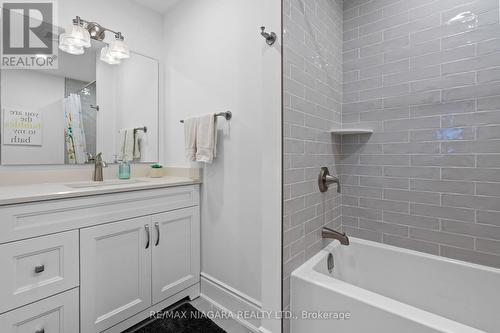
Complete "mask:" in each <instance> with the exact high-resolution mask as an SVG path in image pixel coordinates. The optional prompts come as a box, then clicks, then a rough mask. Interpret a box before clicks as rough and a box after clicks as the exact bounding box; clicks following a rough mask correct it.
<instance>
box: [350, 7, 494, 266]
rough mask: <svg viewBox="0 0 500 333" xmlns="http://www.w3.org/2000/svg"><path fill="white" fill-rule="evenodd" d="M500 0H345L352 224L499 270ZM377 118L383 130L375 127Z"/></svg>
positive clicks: (369, 233)
mask: <svg viewBox="0 0 500 333" xmlns="http://www.w3.org/2000/svg"><path fill="white" fill-rule="evenodd" d="M499 17H500V15H499V1H498V0H394V1H392V0H344V24H343V27H344V32H343V38H344V58H343V59H344V66H343V71H344V84H343V87H344V88H343V93H344V96H345V97H346V98H345V99H344V104H343V108H342V125H343V127H351V126H353V127H362V126H368V127H372V128H373V129H374V130H375V133H374V134H373V135H372V136H371V137H370V136H354V137H344V138H343V142H342V145H341V151H342V167H341V172H342V181H343V182H344V183H346V182H348V183H349V186H348V187H347V189H346V191H344V195H343V199H342V201H343V203H342V227H343V229H344V230H345V231H346V232H348V233H350V234H351V235H352V236H356V237H361V238H367V239H371V240H376V241H380V242H383V243H386V244H390V245H395V246H400V247H404V248H409V249H414V250H417V251H423V252H427V253H432V254H436V255H441V256H445V257H450V258H455V259H460V260H466V261H469V262H474V263H479V264H485V265H489V266H494V267H500V126H499V124H500V25H499ZM374 123H375V126H373V124H374Z"/></svg>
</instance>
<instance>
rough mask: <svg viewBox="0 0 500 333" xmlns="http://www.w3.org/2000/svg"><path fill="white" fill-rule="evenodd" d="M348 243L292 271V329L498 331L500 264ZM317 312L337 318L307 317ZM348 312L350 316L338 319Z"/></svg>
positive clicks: (305, 332)
mask: <svg viewBox="0 0 500 333" xmlns="http://www.w3.org/2000/svg"><path fill="white" fill-rule="evenodd" d="M350 240H351V245H349V246H341V245H340V243H338V241H334V242H332V243H331V244H330V245H328V246H327V247H326V248H325V249H324V250H322V251H321V252H320V253H318V254H317V255H316V256H314V257H313V258H311V259H310V260H309V261H307V262H306V263H305V264H304V265H302V266H301V267H299V268H298V269H296V270H295V271H294V272H293V273H292V277H291V311H292V313H293V315H294V316H296V317H297V319H292V321H291V331H292V333H323V332H324V333H332V332H338V333H364V332H384V333H428V332H429V333H430V332H432V333H435V332H446V333H466V332H467V333H477V332H489V333H498V332H500V270H499V269H494V268H489V267H485V266H480V265H474V264H469V263H465V262H461V261H456V260H450V259H446V258H441V257H438V256H433V255H428V254H423V253H420V252H415V251H409V250H405V249H401V248H397V247H393V246H388V245H383V244H379V243H374V242H370V241H365V240H360V239H354V238H351V239H350ZM329 253H333V255H334V262H335V267H334V270H333V274H329V272H328V269H327V257H328V254H329ZM302 311H306V312H308V313H303V312H302ZM314 313H320V314H322V315H323V317H324V316H325V313H326V315H328V316H331V317H333V318H334V319H316V320H314V319H304V318H306V316H304V317H303V316H302V314H304V315H307V316H309V317H311V316H315V314H314ZM345 313H349V314H350V319H343V320H342V319H337V318H336V316H337V315H342V314H344V315H345Z"/></svg>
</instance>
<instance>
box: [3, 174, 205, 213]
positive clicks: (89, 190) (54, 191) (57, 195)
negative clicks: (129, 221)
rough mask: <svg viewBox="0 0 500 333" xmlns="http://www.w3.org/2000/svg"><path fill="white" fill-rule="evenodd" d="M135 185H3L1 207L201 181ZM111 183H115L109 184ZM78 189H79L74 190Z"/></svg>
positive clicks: (139, 181)
mask: <svg viewBox="0 0 500 333" xmlns="http://www.w3.org/2000/svg"><path fill="white" fill-rule="evenodd" d="M131 181H137V182H135V183H127V181H123V183H120V184H117V183H119V182H120V180H118V179H109V180H106V181H105V182H103V183H102V186H97V187H96V186H89V187H78V186H86V185H94V184H95V185H101V183H98V182H91V181H86V182H66V183H44V184H33V185H16V186H0V206H2V205H12V204H19V203H27V202H37V201H44V200H54V199H68V198H75V197H83V196H90V195H99V194H109V193H119V192H129V191H137V190H149V189H155V188H164V187H173V186H182V185H193V184H199V183H200V181H198V180H193V179H190V178H183V177H171V176H168V177H163V178H146V177H141V178H133V179H131ZM107 182H111V184H108V183H107ZM71 186H77V187H78V188H75V187H71Z"/></svg>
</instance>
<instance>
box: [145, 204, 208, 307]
mask: <svg viewBox="0 0 500 333" xmlns="http://www.w3.org/2000/svg"><path fill="white" fill-rule="evenodd" d="M153 229H154V232H153V270H152V271H153V289H152V290H153V303H154V304H155V303H158V302H160V301H162V300H164V299H165V298H167V297H170V296H172V295H174V294H175V293H177V292H179V291H181V290H183V289H185V288H187V287H189V286H191V285H193V284H194V283H196V282H198V281H199V279H200V215H199V207H192V208H187V209H180V210H176V211H172V212H168V213H164V214H158V215H154V216H153Z"/></svg>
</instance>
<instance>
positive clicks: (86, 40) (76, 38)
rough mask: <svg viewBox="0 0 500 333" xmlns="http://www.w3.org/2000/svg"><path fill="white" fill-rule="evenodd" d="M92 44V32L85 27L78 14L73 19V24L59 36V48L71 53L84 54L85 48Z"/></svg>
mask: <svg viewBox="0 0 500 333" xmlns="http://www.w3.org/2000/svg"><path fill="white" fill-rule="evenodd" d="M90 45H91V44H90V33H89V32H88V30H87V29H85V28H84V27H83V22H82V21H81V19H80V17H78V16H77V17H76V18H75V19H74V20H73V24H72V25H70V26H69V27H68V28H67V29H66V30H65V32H64V33H63V34H61V35H60V36H59V48H60V49H61V50H63V51H64V52H68V53H70V54H74V55H80V54H83V53H84V52H85V51H84V48H88V47H90Z"/></svg>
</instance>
